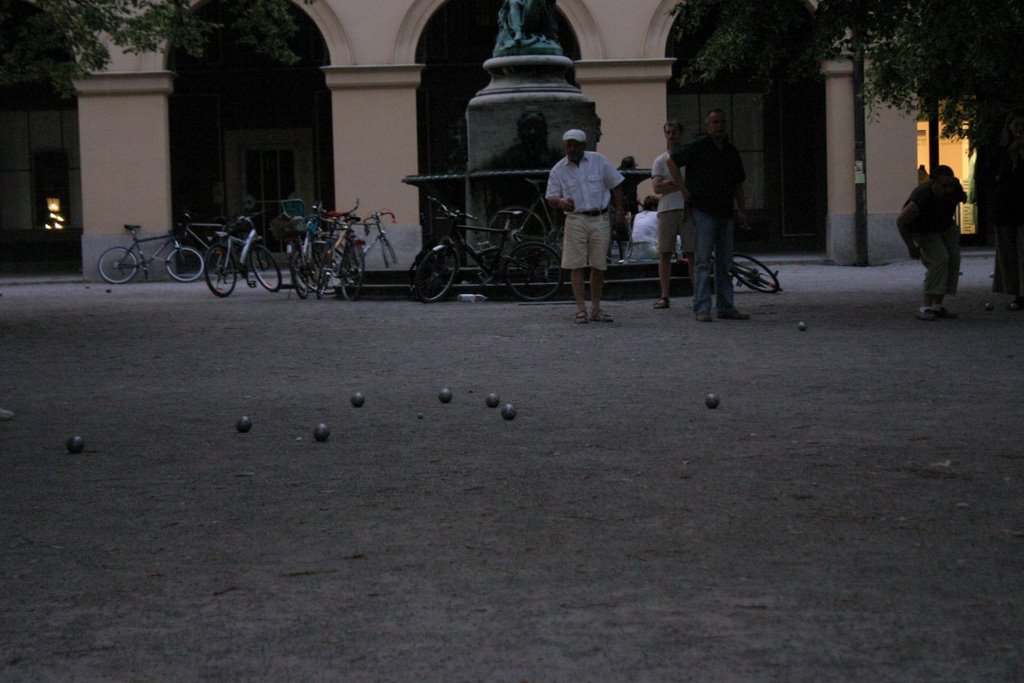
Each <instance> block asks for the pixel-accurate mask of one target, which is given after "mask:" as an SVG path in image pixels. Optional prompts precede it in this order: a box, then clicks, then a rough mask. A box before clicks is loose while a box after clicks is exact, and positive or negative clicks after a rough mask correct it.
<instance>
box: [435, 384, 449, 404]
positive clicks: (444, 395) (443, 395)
mask: <svg viewBox="0 0 1024 683" xmlns="http://www.w3.org/2000/svg"><path fill="white" fill-rule="evenodd" d="M437 400H438V401H440V402H441V403H451V402H452V390H451V389H449V388H448V387H445V388H444V389H442V390H441V391H440V392H439V393H438V394H437Z"/></svg>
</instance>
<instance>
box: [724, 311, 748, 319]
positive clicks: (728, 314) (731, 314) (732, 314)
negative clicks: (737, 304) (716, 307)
mask: <svg viewBox="0 0 1024 683" xmlns="http://www.w3.org/2000/svg"><path fill="white" fill-rule="evenodd" d="M718 318H719V320H750V315H749V314H748V313H740V312H739V311H737V310H736V309H733V310H731V311H724V312H723V311H719V312H718Z"/></svg>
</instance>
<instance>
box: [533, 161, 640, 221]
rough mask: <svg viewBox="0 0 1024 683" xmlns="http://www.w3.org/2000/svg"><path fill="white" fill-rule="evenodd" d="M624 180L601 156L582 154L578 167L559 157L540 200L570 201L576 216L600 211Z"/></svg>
mask: <svg viewBox="0 0 1024 683" xmlns="http://www.w3.org/2000/svg"><path fill="white" fill-rule="evenodd" d="M625 179H626V178H625V176H623V175H622V174H621V173H619V171H618V170H617V169H616V168H615V166H613V165H612V162H610V161H608V159H607V158H606V157H605V156H604V155H603V154H600V153H598V152H584V153H583V158H582V159H580V163H579V165H576V164H574V163H572V162H570V161H569V158H568V157H562V159H561V160H560V161H559V162H558V163H557V164H555V165H554V166H553V167H552V169H551V172H550V173H549V174H548V189H547V193H546V194H545V195H544V196H545V197H558V198H560V199H572V201H573V204H574V205H575V207H576V209H575V210H576V211H577V212H580V211H603V210H604V209H606V208H608V204H609V202H611V197H612V192H611V191H612V190H613V189H614V188H616V187H618V186H619V185H620V184H621V183H622V181H623V180H625Z"/></svg>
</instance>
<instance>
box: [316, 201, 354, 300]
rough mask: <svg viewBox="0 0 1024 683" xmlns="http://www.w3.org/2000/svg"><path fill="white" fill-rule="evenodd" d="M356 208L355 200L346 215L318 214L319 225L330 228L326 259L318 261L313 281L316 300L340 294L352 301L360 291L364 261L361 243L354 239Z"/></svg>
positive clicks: (327, 235)
mask: <svg viewBox="0 0 1024 683" xmlns="http://www.w3.org/2000/svg"><path fill="white" fill-rule="evenodd" d="M358 208H359V200H358V199H356V205H355V206H353V207H352V208H351V209H349V210H348V211H327V212H322V213H321V212H317V216H318V219H319V220H320V222H321V223H326V224H327V225H328V226H329V228H328V229H327V231H326V240H325V241H324V244H326V245H328V248H329V251H327V252H326V254H327V255H328V256H327V258H325V257H324V256H321V257H319V258H318V259H317V260H319V261H320V262H321V266H320V270H319V273H318V274H317V280H316V283H317V284H316V297H317V298H318V299H319V298H321V297H324V296H330V295H334V294H335V292H336V291H337V290H340V291H341V294H342V296H344V297H345V298H346V299H348V300H349V301H355V300H356V299H357V298H358V297H359V293H360V292H361V291H362V288H363V275H364V273H365V272H366V260H365V257H364V255H363V254H364V253H363V241H362V240H360V239H357V238H356V236H355V230H353V226H354V225H356V224H357V223H359V222H360V220H359V217H358V216H357V215H356V213H355V211H356V209H358ZM321 253H322V251H321Z"/></svg>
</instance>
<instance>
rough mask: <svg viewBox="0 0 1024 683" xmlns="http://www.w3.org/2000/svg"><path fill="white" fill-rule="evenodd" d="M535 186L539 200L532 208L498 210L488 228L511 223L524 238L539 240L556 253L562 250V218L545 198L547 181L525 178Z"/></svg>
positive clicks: (534, 201)
mask: <svg viewBox="0 0 1024 683" xmlns="http://www.w3.org/2000/svg"><path fill="white" fill-rule="evenodd" d="M523 180H525V181H526V182H528V183H529V184H530V185H532V186H533V189H534V191H535V192H536V193H537V198H536V199H534V200H533V202H532V203H531V204H530V206H528V207H527V206H519V205H511V206H506V207H503V208H501V209H498V211H497V213H495V214H494V216H493V217H492V218H491V222H490V224H488V227H495V224H497V226H501V225H504V224H506V223H510V224H511V226H512V228H513V229H514V230H516V232H517V233H518V234H519V235H520V236H521V237H522V238H523V239H528V240H537V241H540V242H544V243H545V244H547V245H549V246H551V247H553V248H554V249H555V250H556V251H557V250H561V248H562V233H563V227H562V222H563V221H562V217H561V215H560V214H559V213H558V212H556V211H554V210H553V209H552V208H551V207H550V206H548V202H547V199H546V198H545V197H544V188H545V187H546V186H547V180H542V179H537V178H523Z"/></svg>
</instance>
